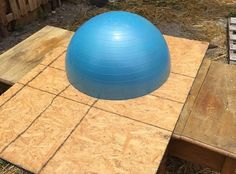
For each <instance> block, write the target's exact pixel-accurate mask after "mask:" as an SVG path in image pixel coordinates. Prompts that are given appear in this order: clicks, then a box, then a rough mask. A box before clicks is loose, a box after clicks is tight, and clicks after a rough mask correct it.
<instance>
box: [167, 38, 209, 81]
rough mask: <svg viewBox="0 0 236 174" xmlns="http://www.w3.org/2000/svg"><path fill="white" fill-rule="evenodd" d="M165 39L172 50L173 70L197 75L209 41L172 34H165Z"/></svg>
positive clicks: (193, 75)
mask: <svg viewBox="0 0 236 174" xmlns="http://www.w3.org/2000/svg"><path fill="white" fill-rule="evenodd" d="M165 39H166V41H167V44H168V47H169V50H170V56H171V71H172V72H174V73H179V74H183V75H186V76H190V77H196V75H197V71H198V68H199V66H200V65H201V62H202V58H203V57H204V55H205V52H206V49H207V48H208V43H206V42H200V41H194V40H188V39H184V38H177V37H172V36H165Z"/></svg>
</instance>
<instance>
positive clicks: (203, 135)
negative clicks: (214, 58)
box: [183, 62, 236, 154]
mask: <svg viewBox="0 0 236 174" xmlns="http://www.w3.org/2000/svg"><path fill="white" fill-rule="evenodd" d="M235 106H236V69H235V67H234V66H232V65H231V66H230V65H226V64H222V63H216V62H212V64H211V67H210V70H209V72H208V75H207V77H206V80H205V82H204V84H203V87H202V89H201V91H200V93H199V96H198V98H197V101H196V104H195V105H194V108H193V111H192V112H191V115H190V116H189V118H188V122H187V124H186V126H185V129H184V131H183V136H186V137H190V138H192V139H194V140H197V141H199V142H204V143H205V144H208V145H211V146H213V147H217V148H220V149H223V150H225V151H229V152H231V153H234V154H236V146H235V145H236V134H235V132H236V107H235ZM196 130H197V131H196Z"/></svg>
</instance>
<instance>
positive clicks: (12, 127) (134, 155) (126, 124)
mask: <svg viewBox="0 0 236 174" xmlns="http://www.w3.org/2000/svg"><path fill="white" fill-rule="evenodd" d="M54 29H55V28H54ZM46 30H48V32H49V33H50V34H45V33H41V32H39V33H40V36H39V34H38V33H37V34H36V35H37V36H34V35H33V36H31V38H30V39H28V40H26V41H24V43H23V46H24V47H23V51H21V50H22V47H21V48H18V47H19V46H17V47H16V49H15V50H14V53H13V50H9V51H8V52H6V53H4V55H5V56H6V57H11V56H14V55H15V54H17V53H18V52H19V53H18V54H20V55H21V57H27V58H28V59H29V60H34V59H35V58H36V57H37V56H36V57H35V55H41V52H42V51H43V52H44V54H43V55H44V56H43V57H44V59H43V60H40V61H39V62H41V63H40V65H38V66H36V68H34V69H33V70H32V71H31V72H30V73H29V74H27V75H26V76H24V77H23V78H22V79H19V80H18V83H16V84H15V85H14V86H13V87H12V88H11V89H10V90H8V91H7V92H6V93H5V94H3V96H1V97H0V102H1V106H0V157H1V158H3V159H5V160H7V161H10V162H12V163H13V164H16V165H18V166H20V167H22V168H24V169H26V170H29V171H31V172H33V173H43V174H48V173H50V174H51V173H58V174H66V173H68V174H73V173H76V174H78V173H81V174H84V173H102V174H103V173H107V174H109V173H135V174H139V173H140V174H145V173H147V174H151V173H153V174H154V173H156V171H157V170H158V167H159V164H160V162H161V160H162V158H163V155H164V153H165V150H166V147H167V145H168V142H169V140H170V137H171V135H172V132H173V130H174V127H175V124H176V121H177V120H178V117H179V115H180V113H181V110H182V107H183V105H184V103H185V101H186V98H187V96H188V93H189V90H190V88H191V86H192V83H193V81H194V78H195V77H196V75H197V71H198V69H199V67H200V64H201V62H202V59H203V57H204V54H205V52H206V49H207V47H208V44H207V43H204V42H199V41H192V40H187V39H182V38H176V37H171V36H165V38H166V40H167V42H168V45H169V47H170V53H171V60H172V69H171V74H170V77H169V79H168V81H167V82H166V83H165V84H164V85H163V86H162V87H161V88H160V89H157V90H156V91H154V92H153V93H151V94H148V95H146V96H143V97H139V98H135V99H131V100H124V101H108V100H100V99H96V98H93V97H90V96H87V95H85V94H83V93H81V92H80V91H78V90H76V89H75V88H74V87H72V86H71V85H70V84H69V82H68V80H67V77H66V72H65V68H64V67H65V65H64V64H65V51H66V50H65V49H66V47H65V46H62V45H67V44H68V42H69V39H67V41H63V39H62V37H55V38H54V37H53V36H51V35H52V34H53V32H52V31H51V30H52V29H51V28H50V27H49V26H48V27H47V28H46ZM44 31H45V29H44ZM60 31H61V30H60V29H58V30H57V32H56V33H57V34H58V33H60ZM63 32H64V31H63ZM59 35H60V34H59ZM61 36H63V37H65V35H64V34H62V35H61ZM49 37H52V38H51V39H52V43H51V42H50V41H47V40H48V38H49ZM36 38H37V39H36ZM61 40H62V41H61ZM60 41H61V42H60ZM45 42H48V43H51V45H54V43H55V42H56V43H57V42H59V43H61V44H57V46H56V47H55V48H54V49H51V48H50V49H49V50H47V49H46V48H43V46H42V45H44V44H45ZM35 44H36V46H37V47H39V49H38V50H37V51H36V50H34V49H32V48H28V46H30V45H35ZM21 45H22V43H21ZM30 47H32V46H30ZM4 55H2V56H3V58H4ZM5 59H6V58H5ZM5 65H7V63H5ZM16 67H18V65H16ZM31 69H32V68H31ZM2 71H3V70H1V69H0V72H2ZM10 71H11V70H10ZM3 76H5V75H4V74H3Z"/></svg>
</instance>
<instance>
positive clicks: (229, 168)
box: [221, 157, 236, 174]
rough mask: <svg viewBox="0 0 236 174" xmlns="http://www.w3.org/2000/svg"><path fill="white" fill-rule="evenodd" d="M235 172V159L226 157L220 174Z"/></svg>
mask: <svg viewBox="0 0 236 174" xmlns="http://www.w3.org/2000/svg"><path fill="white" fill-rule="evenodd" d="M235 171H236V159H232V158H229V157H226V159H225V162H224V165H223V167H222V170H221V174H232V173H234V172H235Z"/></svg>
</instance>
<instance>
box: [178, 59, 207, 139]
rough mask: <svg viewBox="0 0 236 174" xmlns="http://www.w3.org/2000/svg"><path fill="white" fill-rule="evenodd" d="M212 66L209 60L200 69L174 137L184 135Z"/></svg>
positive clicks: (204, 61) (205, 60)
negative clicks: (183, 132)
mask: <svg viewBox="0 0 236 174" xmlns="http://www.w3.org/2000/svg"><path fill="white" fill-rule="evenodd" d="M210 64H211V61H210V60H209V59H204V60H203V63H202V65H201V67H200V69H199V72H198V75H197V77H196V79H195V80H194V83H193V86H192V88H191V91H190V93H189V95H188V98H187V101H186V103H185V105H184V108H183V110H182V112H181V115H180V117H179V120H178V122H177V124H176V127H175V130H174V135H181V134H182V131H183V129H184V127H185V124H186V122H187V120H188V117H189V115H190V113H191V111H192V108H193V105H194V103H195V100H196V97H197V96H198V93H199V91H200V89H201V86H202V84H203V82H204V80H205V77H206V75H207V72H208V70H209V67H210Z"/></svg>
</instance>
